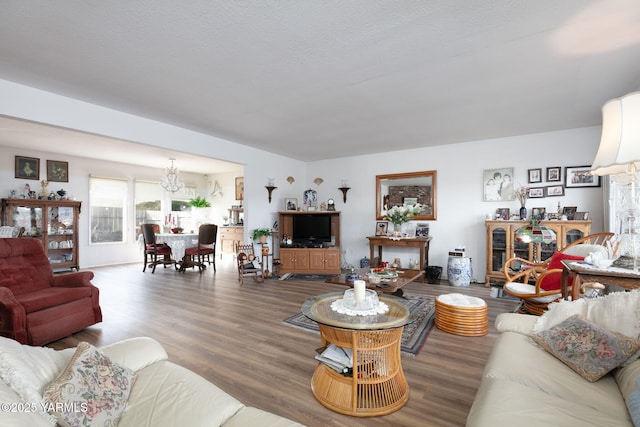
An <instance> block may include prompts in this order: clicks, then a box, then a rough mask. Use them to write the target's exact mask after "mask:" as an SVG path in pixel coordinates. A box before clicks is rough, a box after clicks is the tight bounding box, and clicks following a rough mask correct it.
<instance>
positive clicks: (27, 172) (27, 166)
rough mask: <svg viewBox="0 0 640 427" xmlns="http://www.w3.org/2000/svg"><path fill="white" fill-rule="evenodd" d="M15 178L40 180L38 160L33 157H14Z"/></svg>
mask: <svg viewBox="0 0 640 427" xmlns="http://www.w3.org/2000/svg"><path fill="white" fill-rule="evenodd" d="M15 177H16V178H20V179H35V180H39V179H40V159H37V158H35V157H23V156H16V173H15Z"/></svg>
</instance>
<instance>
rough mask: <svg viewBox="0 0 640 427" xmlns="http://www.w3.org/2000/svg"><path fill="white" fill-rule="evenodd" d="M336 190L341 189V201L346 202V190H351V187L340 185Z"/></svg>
mask: <svg viewBox="0 0 640 427" xmlns="http://www.w3.org/2000/svg"><path fill="white" fill-rule="evenodd" d="M338 190H340V191H342V201H343V202H345V203H347V191H349V190H351V187H340V188H338Z"/></svg>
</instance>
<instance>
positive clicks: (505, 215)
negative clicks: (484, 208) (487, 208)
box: [496, 208, 510, 219]
mask: <svg viewBox="0 0 640 427" xmlns="http://www.w3.org/2000/svg"><path fill="white" fill-rule="evenodd" d="M509 216H510V215H509V208H498V209H496V219H509Z"/></svg>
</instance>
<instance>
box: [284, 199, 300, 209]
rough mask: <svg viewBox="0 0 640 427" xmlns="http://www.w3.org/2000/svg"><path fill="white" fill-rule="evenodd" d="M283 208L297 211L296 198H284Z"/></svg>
mask: <svg viewBox="0 0 640 427" xmlns="http://www.w3.org/2000/svg"><path fill="white" fill-rule="evenodd" d="M284 210H286V211H297V210H298V199H295V198H294V199H284Z"/></svg>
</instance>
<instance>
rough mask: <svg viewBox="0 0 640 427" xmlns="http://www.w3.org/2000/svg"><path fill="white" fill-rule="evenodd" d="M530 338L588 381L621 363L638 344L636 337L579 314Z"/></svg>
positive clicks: (594, 379) (595, 378)
mask: <svg viewBox="0 0 640 427" xmlns="http://www.w3.org/2000/svg"><path fill="white" fill-rule="evenodd" d="M532 338H533V340H534V341H535V342H536V343H538V344H539V345H540V346H541V347H543V348H544V349H545V350H547V351H548V352H549V353H551V354H553V355H554V356H555V357H557V358H558V359H559V360H560V361H562V362H563V363H564V364H566V365H567V366H569V367H570V368H571V369H573V370H574V371H576V372H577V373H578V374H580V376H582V377H583V378H584V379H586V380H587V381H590V382H594V381H597V380H599V379H600V378H602V377H603V376H605V375H606V374H607V373H608V372H610V371H611V370H613V369H615V368H617V367H618V366H620V365H622V364H623V363H624V362H626V361H627V360H628V359H629V357H631V356H632V355H633V354H634V353H635V352H636V351H637V350H638V349H639V348H640V341H638V340H636V339H633V338H629V337H626V336H624V335H622V334H619V333H617V332H612V331H609V330H607V329H605V328H602V327H601V326H598V325H596V324H595V323H593V322H590V321H589V320H587V319H585V318H583V317H582V316H580V315H579V314H576V315H574V316H571V317H569V318H568V319H566V320H564V321H563V322H561V323H559V324H557V325H556V326H554V327H552V328H550V329H547V330H545V331H542V332H540V333H538V334H535V335H533V337H532Z"/></svg>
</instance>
